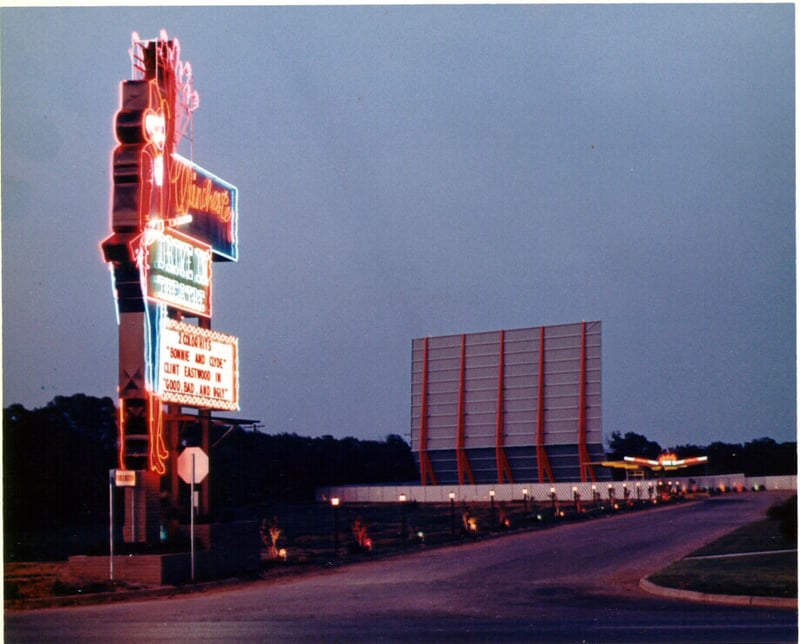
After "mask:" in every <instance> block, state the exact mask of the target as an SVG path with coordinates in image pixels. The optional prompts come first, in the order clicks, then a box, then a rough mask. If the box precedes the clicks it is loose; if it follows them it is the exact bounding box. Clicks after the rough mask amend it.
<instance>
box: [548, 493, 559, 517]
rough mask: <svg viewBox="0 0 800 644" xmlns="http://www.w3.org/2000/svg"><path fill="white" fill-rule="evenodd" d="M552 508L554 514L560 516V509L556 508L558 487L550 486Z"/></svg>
mask: <svg viewBox="0 0 800 644" xmlns="http://www.w3.org/2000/svg"><path fill="white" fill-rule="evenodd" d="M550 508H551V509H552V511H553V516H554V517H557V516H558V511H557V509H556V489H555V488H554V487H551V488H550Z"/></svg>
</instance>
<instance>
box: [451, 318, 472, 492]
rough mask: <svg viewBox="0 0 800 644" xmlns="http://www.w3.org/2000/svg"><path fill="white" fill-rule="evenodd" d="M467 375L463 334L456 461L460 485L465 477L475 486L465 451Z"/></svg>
mask: <svg viewBox="0 0 800 644" xmlns="http://www.w3.org/2000/svg"><path fill="white" fill-rule="evenodd" d="M466 374H467V336H466V334H463V333H462V334H461V373H460V375H459V379H458V424H457V427H456V459H457V464H458V484H459V485H464V476H465V475H466V477H467V478H469V482H470V483H471V484H472V485H475V477H474V476H472V468H471V467H470V465H469V459H467V452H466V449H465V438H464V419H465V413H466V410H465V401H464V393H465V388H466Z"/></svg>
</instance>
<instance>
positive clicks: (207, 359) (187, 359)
mask: <svg viewBox="0 0 800 644" xmlns="http://www.w3.org/2000/svg"><path fill="white" fill-rule="evenodd" d="M159 345H160V352H159V355H160V359H159V360H160V362H159V377H158V383H159V385H158V393H159V395H161V397H162V399H163V400H164V401H165V402H174V403H178V404H182V405H191V406H193V407H203V408H207V409H225V410H232V411H236V410H238V409H239V394H238V339H237V338H235V337H233V336H229V335H226V334H222V333H218V332H215V331H210V330H207V329H201V328H200V327H195V326H192V325H189V324H186V323H184V322H176V321H175V320H166V322H165V328H163V329H162V331H161V333H160V334H159Z"/></svg>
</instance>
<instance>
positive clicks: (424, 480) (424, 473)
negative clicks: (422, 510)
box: [419, 338, 437, 485]
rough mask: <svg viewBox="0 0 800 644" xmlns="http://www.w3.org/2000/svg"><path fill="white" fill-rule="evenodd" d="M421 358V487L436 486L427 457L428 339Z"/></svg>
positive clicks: (434, 475)
mask: <svg viewBox="0 0 800 644" xmlns="http://www.w3.org/2000/svg"><path fill="white" fill-rule="evenodd" d="M423 347H424V348H423V357H422V403H421V406H420V412H419V416H420V418H419V475H420V479H421V481H420V482H421V484H422V485H427V484H428V481H430V483H431V485H436V484H437V483H436V474H435V473H434V471H433V467H432V466H431V459H430V456H428V338H425V341H424V345H423Z"/></svg>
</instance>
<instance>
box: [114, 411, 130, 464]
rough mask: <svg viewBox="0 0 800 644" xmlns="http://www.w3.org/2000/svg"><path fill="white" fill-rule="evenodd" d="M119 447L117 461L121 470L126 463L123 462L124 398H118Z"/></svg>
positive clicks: (124, 450)
mask: <svg viewBox="0 0 800 644" xmlns="http://www.w3.org/2000/svg"><path fill="white" fill-rule="evenodd" d="M118 413H119V447H118V455H117V461H118V462H119V468H120V469H121V470H127V469H128V467H127V464H126V463H125V454H126V452H127V450H126V449H125V399H124V398H120V399H119V412H118Z"/></svg>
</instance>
